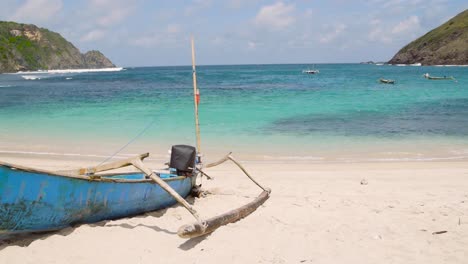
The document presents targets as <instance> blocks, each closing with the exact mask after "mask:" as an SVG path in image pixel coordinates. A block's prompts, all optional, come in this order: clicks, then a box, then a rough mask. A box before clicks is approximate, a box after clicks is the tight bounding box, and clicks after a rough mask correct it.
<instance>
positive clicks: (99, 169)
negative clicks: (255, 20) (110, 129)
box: [0, 39, 271, 238]
mask: <svg viewBox="0 0 468 264" xmlns="http://www.w3.org/2000/svg"><path fill="white" fill-rule="evenodd" d="M191 44H192V70H193V89H194V93H193V95H194V106H195V127H196V138H197V147H196V148H195V147H193V146H187V145H175V146H173V147H172V151H171V158H170V162H169V164H168V165H169V168H167V169H164V170H159V171H156V170H152V169H150V168H148V167H146V165H145V164H144V163H143V160H144V159H145V158H146V157H148V156H149V153H145V154H141V155H138V156H136V157H134V158H130V159H126V160H122V161H116V162H110V163H105V164H102V165H98V166H94V167H86V168H79V169H76V170H66V171H48V170H40V169H33V168H29V167H25V166H20V165H14V164H9V163H5V162H0V236H1V235H12V234H13V235H14V234H18V233H30V232H42V231H52V230H59V229H62V228H65V227H69V226H72V225H75V224H81V223H93V222H98V221H102V220H111V219H117V218H122V217H128V216H133V215H137V214H142V213H145V212H149V211H154V210H158V209H163V208H167V207H169V206H171V205H173V204H175V203H180V204H181V205H183V206H184V207H185V208H186V209H187V210H188V211H189V212H190V213H191V214H192V215H193V216H194V218H195V220H196V221H195V222H194V223H192V224H188V225H184V226H182V227H180V228H179V230H178V235H179V236H180V237H182V238H192V237H198V236H202V235H205V234H208V233H210V232H213V231H214V230H216V229H217V228H219V227H220V226H223V225H226V224H229V223H232V222H235V221H238V220H240V219H241V218H244V217H246V216H248V215H249V214H251V213H252V212H253V211H255V210H256V209H257V208H258V207H259V206H260V205H261V204H263V203H264V202H265V201H266V200H267V199H268V198H269V196H270V193H271V190H270V189H269V188H266V187H264V186H262V185H261V184H259V183H258V182H257V181H256V180H255V179H254V178H253V177H252V176H251V175H250V174H249V173H248V172H247V171H246V170H245V168H244V167H243V166H242V165H241V164H240V163H239V162H238V161H237V160H235V159H234V157H233V156H232V155H231V153H229V154H228V155H226V156H225V157H224V158H222V159H221V160H219V161H217V162H213V163H210V164H206V165H204V164H203V163H202V161H201V156H202V155H201V151H200V129H199V122H198V102H199V92H198V89H197V79H196V70H195V51H194V43H193V39H192V43H191ZM228 160H230V161H232V162H234V164H236V165H237V166H238V167H239V168H240V169H241V170H242V171H243V172H244V173H245V175H246V176H248V177H249V178H250V179H251V180H252V181H253V182H254V183H255V184H257V185H258V186H259V187H260V188H261V189H262V192H261V193H260V195H259V196H258V197H257V198H256V199H254V200H253V201H252V202H250V203H248V204H246V205H244V206H242V207H239V208H237V209H234V210H231V211H229V212H227V213H224V214H221V215H218V216H215V217H212V218H208V219H205V218H202V217H201V216H200V215H199V214H198V212H197V211H196V209H195V208H194V207H193V206H191V205H190V204H189V203H188V202H187V201H186V200H185V199H184V198H185V197H187V196H188V195H189V194H190V193H191V192H194V191H195V192H197V191H198V192H199V191H200V190H199V186H197V185H196V180H197V178H198V177H202V176H206V177H209V176H208V175H207V174H206V173H204V169H208V168H210V167H214V166H217V165H220V164H222V163H224V162H225V161H228ZM126 166H134V167H135V168H137V169H138V170H139V172H131V173H104V172H106V171H110V170H114V169H118V168H122V167H126Z"/></svg>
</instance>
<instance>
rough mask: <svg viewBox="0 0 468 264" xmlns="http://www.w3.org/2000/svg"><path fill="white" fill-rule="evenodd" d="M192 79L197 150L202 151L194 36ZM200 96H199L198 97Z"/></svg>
mask: <svg viewBox="0 0 468 264" xmlns="http://www.w3.org/2000/svg"><path fill="white" fill-rule="evenodd" d="M191 42H192V79H193V103H194V106H195V133H196V136H197V152H198V154H200V153H201V147H200V123H199V121H198V100H199V98H200V95H199V92H198V88H197V71H196V69H195V44H194V41H193V36H192V41H191ZM197 97H198V98H197Z"/></svg>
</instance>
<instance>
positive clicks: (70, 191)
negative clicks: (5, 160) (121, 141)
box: [0, 164, 192, 234]
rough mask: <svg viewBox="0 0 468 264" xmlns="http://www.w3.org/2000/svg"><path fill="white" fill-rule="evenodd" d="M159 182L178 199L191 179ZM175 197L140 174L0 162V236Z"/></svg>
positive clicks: (155, 205)
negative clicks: (81, 172)
mask: <svg viewBox="0 0 468 264" xmlns="http://www.w3.org/2000/svg"><path fill="white" fill-rule="evenodd" d="M165 181H166V182H167V183H168V184H169V185H170V186H171V187H172V188H173V189H174V190H175V191H176V192H177V193H179V194H180V195H181V196H182V197H186V196H187V195H188V194H189V193H190V191H191V188H192V178H190V177H174V178H169V179H165ZM175 203H176V201H175V200H174V198H172V196H170V195H169V194H168V193H167V192H166V191H164V190H163V189H161V188H160V187H159V185H157V184H155V183H153V181H151V180H148V179H145V177H144V175H143V174H142V173H127V174H112V175H107V176H105V177H104V176H103V177H101V178H97V179H91V178H89V177H81V176H66V175H59V174H54V173H50V172H44V171H34V170H27V169H21V168H18V167H15V166H11V165H5V164H0V234H12V233H22V232H39V231H48V230H58V229H61V228H65V227H68V226H70V225H73V224H78V223H92V222H97V221H101V220H106V219H116V218H121V217H127V216H131V215H137V214H141V213H144V212H148V211H154V210H158V209H162V208H166V207H168V206H171V205H173V204H175Z"/></svg>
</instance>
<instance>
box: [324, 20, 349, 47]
mask: <svg viewBox="0 0 468 264" xmlns="http://www.w3.org/2000/svg"><path fill="white" fill-rule="evenodd" d="M346 28H347V26H346V25H345V24H338V25H336V26H335V27H334V29H333V30H331V31H330V32H328V33H327V34H324V35H322V36H321V37H320V39H319V41H320V42H321V43H329V42H331V41H333V40H335V39H336V38H337V37H338V36H339V35H340V34H341V33H342V32H343V31H344V30H345V29H346Z"/></svg>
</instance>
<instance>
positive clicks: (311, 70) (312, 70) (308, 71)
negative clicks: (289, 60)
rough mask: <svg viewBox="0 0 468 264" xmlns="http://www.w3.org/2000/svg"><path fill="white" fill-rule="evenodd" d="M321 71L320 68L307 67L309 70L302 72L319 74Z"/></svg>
mask: <svg viewBox="0 0 468 264" xmlns="http://www.w3.org/2000/svg"><path fill="white" fill-rule="evenodd" d="M314 68H315V67H314ZM319 72H320V71H319V70H316V69H310V68H309V69H307V70H302V73H307V74H317V73H319Z"/></svg>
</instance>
